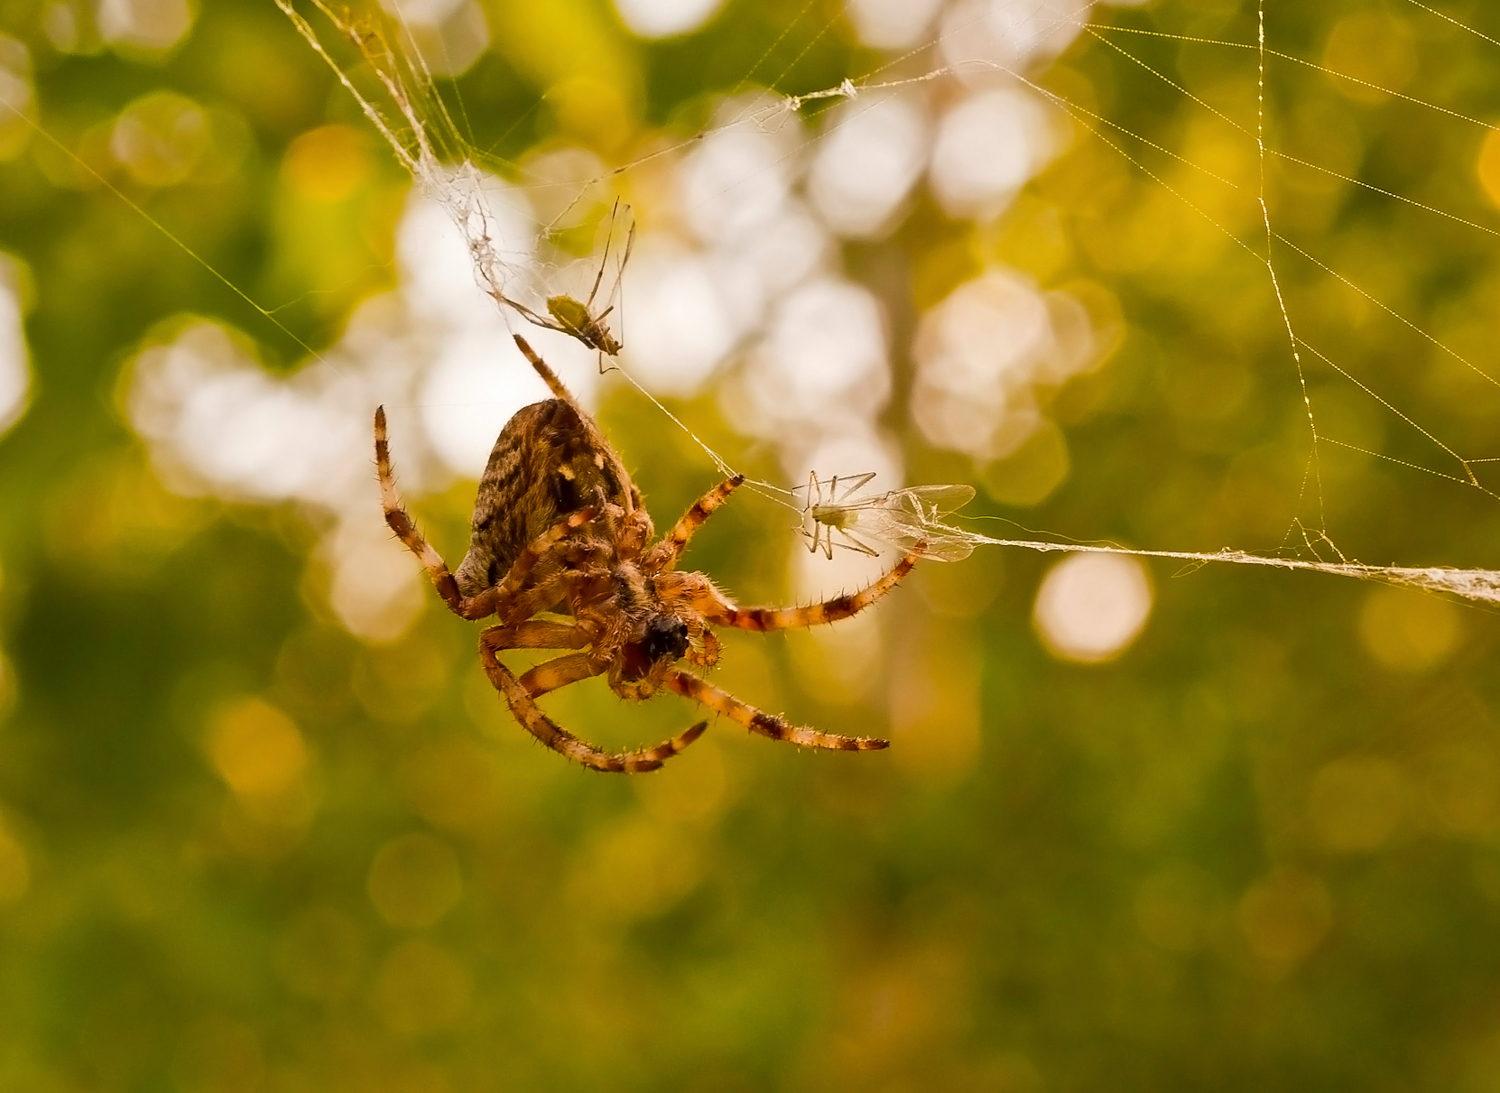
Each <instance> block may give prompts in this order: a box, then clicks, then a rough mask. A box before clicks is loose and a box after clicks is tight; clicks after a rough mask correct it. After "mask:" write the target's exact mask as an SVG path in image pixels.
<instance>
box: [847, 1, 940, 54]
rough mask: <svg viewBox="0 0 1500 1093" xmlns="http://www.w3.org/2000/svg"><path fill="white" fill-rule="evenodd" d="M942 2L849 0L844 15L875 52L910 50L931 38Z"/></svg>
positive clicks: (857, 33)
mask: <svg viewBox="0 0 1500 1093" xmlns="http://www.w3.org/2000/svg"><path fill="white" fill-rule="evenodd" d="M941 6H942V0H845V3H844V12H845V14H846V15H848V16H849V22H850V23H852V24H853V26H854V33H855V35H856V36H858V38H859V40H860V41H861V42H862V43H864V44H865V45H867V46H869V47H870V48H871V49H910V48H911V47H912V46H914V45H916V44H917V43H918V42H920V41H921V40H922V39H923V38H924V37H926V35H927V29H928V27H930V26H932V20H933V19H934V18H935V17H936V16H937V13H938V8H940V7H941Z"/></svg>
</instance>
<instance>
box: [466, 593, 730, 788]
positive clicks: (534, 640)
mask: <svg viewBox="0 0 1500 1093" xmlns="http://www.w3.org/2000/svg"><path fill="white" fill-rule="evenodd" d="M547 640H558V641H559V643H560V647H562V648H568V647H576V646H574V643H578V644H582V643H586V642H587V640H588V635H587V634H586V633H584V632H583V629H582V628H581V627H578V626H568V625H566V624H562V623H551V622H545V621H537V622H532V623H526V624H523V625H521V626H511V627H506V626H492V627H490V628H489V629H488V630H486V631H485V632H484V633H483V634H481V635H480V639H479V660H480V663H481V664H482V665H483V666H484V672H485V675H487V676H488V677H489V680H490V683H491V684H492V685H493V686H494V688H495V690H497V691H499V692H500V693H501V694H502V695H504V696H505V701H506V703H507V704H508V705H509V706H510V710H511V713H513V714H514V715H515V718H516V720H517V721H519V722H520V723H521V726H522V727H523V728H524V729H526V731H527V732H529V733H531V735H532V736H535V737H536V738H537V739H538V740H540V741H541V742H542V743H543V744H546V745H547V746H548V747H549V748H551V749H552V750H553V751H556V752H559V753H561V754H562V755H565V756H567V757H568V758H569V759H572V760H573V761H574V762H575V763H582V764H583V765H584V766H586V767H588V768H589V769H590V770H600V771H613V772H616V773H623V774H640V773H644V772H645V771H648V770H655V769H656V768H657V767H659V766H661V765H662V764H663V763H665V762H666V761H667V760H668V759H670V758H672V756H674V755H676V754H677V753H678V752H680V751H681V750H682V749H683V748H685V747H687V746H688V745H689V744H691V743H692V742H693V741H694V740H696V739H698V737H700V736H702V735H703V731H704V730H705V729H707V728H708V722H707V721H700V722H698V723H697V724H696V725H694V726H693V727H692V728H690V729H688V730H687V731H686V732H684V733H683V734H682V735H680V736H674V737H673V738H672V739H670V740H667V741H665V742H663V743H661V744H658V745H656V747H654V748H640V749H638V750H636V751H628V752H623V753H620V754H618V755H616V754H612V753H610V752H606V751H602V750H600V749H599V748H596V747H594V745H592V744H590V743H588V742H587V741H584V740H580V739H579V738H578V737H576V736H574V735H573V734H572V733H570V732H568V731H567V730H566V729H564V728H563V727H562V726H560V725H558V724H557V722H555V721H553V720H552V719H551V718H550V717H548V716H547V715H546V714H545V713H543V712H542V710H541V708H540V707H539V706H537V704H536V702H535V696H536V695H540V694H545V693H546V692H548V691H554V690H556V689H557V688H559V687H566V686H567V685H568V684H569V683H577V682H578V681H580V680H583V679H587V678H589V677H590V676H594V675H598V674H599V673H600V672H601V671H603V670H604V669H605V668H607V667H608V662H605V663H603V664H597V663H596V662H595V659H594V657H593V656H592V655H591V654H588V653H571V654H569V655H567V656H562V657H557V658H556V659H554V660H549V661H545V662H543V663H541V664H538V665H537V666H536V667H535V668H532V669H531V670H530V671H529V672H527V673H526V674H525V675H524V676H522V677H521V678H520V679H517V678H516V676H515V674H514V673H513V672H512V671H511V670H510V669H509V668H507V667H506V666H505V665H503V664H501V663H500V660H499V658H498V657H497V656H496V655H495V654H496V652H497V651H498V650H500V649H507V648H522V647H527V648H540V647H542V642H544V641H547ZM523 643H524V645H523ZM555 647H557V646H555Z"/></svg>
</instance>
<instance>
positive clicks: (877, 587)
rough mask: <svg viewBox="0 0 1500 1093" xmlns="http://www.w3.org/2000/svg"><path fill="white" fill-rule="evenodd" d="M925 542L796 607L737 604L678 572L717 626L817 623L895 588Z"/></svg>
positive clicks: (852, 612) (854, 609) (847, 614)
mask: <svg viewBox="0 0 1500 1093" xmlns="http://www.w3.org/2000/svg"><path fill="white" fill-rule="evenodd" d="M926 546H927V544H926V542H925V541H924V542H920V543H918V544H917V545H916V546H914V547H913V548H912V550H911V553H910V554H908V555H906V557H904V558H902V559H901V560H900V561H899V562H897V563H896V564H895V565H894V566H892V567H891V569H890V571H889V572H887V573H886V574H885V575H884V576H882V577H881V578H880V579H879V580H877V581H874V582H872V583H870V584H867V585H865V587H863V588H861V589H860V590H859V591H858V592H848V593H845V594H844V595H842V596H835V597H834V598H833V599H831V600H824V601H823V602H822V603H807V604H801V605H800V606H797V607H739V606H737V605H735V604H734V603H732V602H731V601H730V600H729V599H728V598H726V597H725V595H724V594H723V593H722V592H720V591H719V590H718V589H717V588H715V587H714V586H713V584H712V582H710V581H709V580H707V579H706V578H704V577H702V576H701V575H700V574H682V575H681V582H682V586H683V594H684V595H685V596H686V597H687V598H688V599H689V601H690V602H691V603H692V605H693V607H694V608H696V609H697V610H698V611H699V612H700V613H701V614H702V615H703V617H704V618H706V619H707V620H708V621H709V622H712V623H717V624H718V625H719V626H735V627H738V628H739V629H741V630H760V631H766V630H794V629H800V628H802V627H806V626H820V625H822V624H824V623H829V622H838V621H839V620H840V619H847V618H849V617H850V616H851V615H857V614H858V613H859V612H861V611H863V610H864V609H865V608H867V607H869V606H870V605H871V604H872V603H874V602H875V601H876V600H878V599H880V597H881V596H884V595H885V594H886V593H887V592H889V591H890V590H891V589H893V588H895V587H896V585H898V584H899V583H901V579H902V578H903V577H905V576H906V575H907V574H908V573H910V572H911V571H912V568H913V567H914V566H915V565H916V564H917V561H918V560H919V559H920V558H921V557H922V552H923V551H924V550H925V549H926ZM660 581H661V578H658V583H660Z"/></svg>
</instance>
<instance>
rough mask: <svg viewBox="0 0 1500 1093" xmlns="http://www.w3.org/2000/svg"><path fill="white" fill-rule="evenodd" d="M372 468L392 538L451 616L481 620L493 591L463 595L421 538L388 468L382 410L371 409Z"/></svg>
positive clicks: (491, 605) (490, 611)
mask: <svg viewBox="0 0 1500 1093" xmlns="http://www.w3.org/2000/svg"><path fill="white" fill-rule="evenodd" d="M375 468H376V473H377V474H378V475H379V477H380V503H381V505H382V507H383V508H384V509H385V522H386V523H387V524H389V525H390V528H391V530H392V531H394V532H395V533H396V538H398V539H400V540H401V542H402V543H404V544H406V549H407V550H409V551H411V552H412V553H413V554H415V555H416V556H417V557H418V558H419V559H420V560H421V562H422V566H423V568H425V569H426V570H427V575H428V576H429V577H431V578H432V584H433V587H435V588H436V589H437V592H438V595H439V596H441V597H442V598H443V602H444V603H446V604H447V605H448V608H449V610H451V611H452V612H453V613H454V614H455V615H458V616H460V617H462V618H466V619H482V618H484V617H485V616H486V615H489V614H493V613H494V610H495V590H494V589H493V588H490V589H486V590H485V591H483V592H481V593H479V594H478V595H476V596H465V595H464V594H463V593H462V592H460V591H459V590H458V582H457V581H455V580H454V579H453V574H452V573H450V572H449V571H448V563H447V562H445V561H443V556H442V555H441V554H439V553H438V552H437V551H436V550H434V549H433V548H432V544H430V543H428V542H427V540H426V539H424V538H422V533H421V532H420V531H418V530H417V523H416V521H415V520H413V519H412V518H411V514H410V513H408V512H407V511H406V509H405V507H404V506H402V504H401V498H400V497H399V496H398V495H397V493H396V472H395V470H394V469H393V468H392V466H391V448H390V441H389V440H388V439H387V437H386V428H385V407H384V406H377V407H376V408H375Z"/></svg>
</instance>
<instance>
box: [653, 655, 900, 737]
mask: <svg viewBox="0 0 1500 1093" xmlns="http://www.w3.org/2000/svg"><path fill="white" fill-rule="evenodd" d="M667 686H668V687H670V688H672V690H674V691H676V692H677V693H678V694H680V695H682V696H683V697H684V698H691V699H692V700H693V701H695V702H701V703H702V704H703V705H705V706H707V707H708V708H709V709H711V710H713V711H715V712H716V713H721V714H723V715H724V716H725V717H727V718H729V719H730V720H732V721H737V722H739V724H741V725H743V726H745V728H747V729H749V730H750V731H751V732H754V733H759V734H760V735H761V736H769V737H770V738H771V739H772V740H785V741H787V742H789V743H792V744H800V745H802V746H803V747H808V748H830V749H833V750H837V751H880V750H881V749H882V748H888V747H890V746H891V742H890V741H889V740H880V739H878V738H876V737H873V736H840V735H839V734H838V733H832V732H819V731H818V730H817V729H805V728H801V727H799V726H797V725H789V724H787V723H786V721H785V720H784V719H782V718H780V717H774V716H772V715H771V714H768V713H763V712H761V711H760V710H757V709H756V708H755V707H754V706H752V705H750V704H749V703H748V702H742V701H740V700H739V699H738V698H735V697H734V695H732V694H730V693H729V692H728V691H726V690H724V689H722V688H720V687H715V686H714V685H713V684H712V683H710V682H708V680H706V679H701V678H699V677H698V676H695V675H693V673H692V672H687V671H683V670H682V669H680V668H679V669H678V670H677V671H675V672H673V673H672V674H671V675H669V676H668V677H667Z"/></svg>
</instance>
